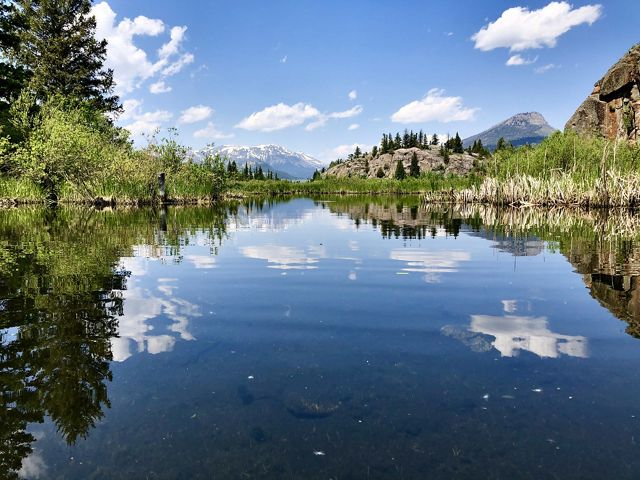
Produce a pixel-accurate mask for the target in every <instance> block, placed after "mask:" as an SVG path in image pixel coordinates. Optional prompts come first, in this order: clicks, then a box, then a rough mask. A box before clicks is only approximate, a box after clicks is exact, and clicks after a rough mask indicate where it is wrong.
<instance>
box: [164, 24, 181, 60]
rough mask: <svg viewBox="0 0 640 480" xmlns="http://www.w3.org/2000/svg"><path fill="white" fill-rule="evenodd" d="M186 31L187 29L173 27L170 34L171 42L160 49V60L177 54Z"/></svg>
mask: <svg viewBox="0 0 640 480" xmlns="http://www.w3.org/2000/svg"><path fill="white" fill-rule="evenodd" d="M186 31H187V27H173V28H172V29H171V33H170V36H171V40H169V42H167V43H165V44H164V45H163V46H162V47H160V50H158V56H159V57H160V58H169V57H170V56H171V55H175V54H177V53H178V51H179V50H180V44H181V43H182V40H183V39H184V34H185V32H186Z"/></svg>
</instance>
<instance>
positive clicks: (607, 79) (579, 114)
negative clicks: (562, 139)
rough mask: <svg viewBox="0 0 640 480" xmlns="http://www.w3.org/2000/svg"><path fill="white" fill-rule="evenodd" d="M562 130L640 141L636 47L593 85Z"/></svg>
mask: <svg viewBox="0 0 640 480" xmlns="http://www.w3.org/2000/svg"><path fill="white" fill-rule="evenodd" d="M565 130H573V131H575V132H577V133H579V134H581V135H595V136H600V137H604V138H609V139H611V140H617V139H621V140H627V141H630V142H632V143H636V142H637V141H638V140H639V139H640V44H638V45H635V46H634V47H633V48H631V50H629V51H628V52H627V53H626V54H625V55H624V56H623V57H622V58H621V59H620V60H619V61H618V62H617V63H616V64H615V65H613V66H612V67H611V68H610V69H609V71H608V72H607V73H606V74H605V75H604V77H602V78H601V79H600V80H598V81H597V82H596V84H595V86H594V88H593V91H592V92H591V95H589V96H588V97H587V99H586V100H585V101H584V102H582V105H580V106H579V107H578V109H577V110H576V111H575V113H574V114H573V116H572V117H571V118H570V119H569V121H568V122H567V124H566V126H565Z"/></svg>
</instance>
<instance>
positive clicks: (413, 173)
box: [409, 152, 420, 178]
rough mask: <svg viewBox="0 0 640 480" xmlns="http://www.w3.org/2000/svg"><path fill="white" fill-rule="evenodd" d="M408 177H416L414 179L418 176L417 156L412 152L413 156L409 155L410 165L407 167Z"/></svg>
mask: <svg viewBox="0 0 640 480" xmlns="http://www.w3.org/2000/svg"><path fill="white" fill-rule="evenodd" d="M409 176H411V177H416V178H417V177H419V176H420V165H418V155H416V152H413V155H411V165H409Z"/></svg>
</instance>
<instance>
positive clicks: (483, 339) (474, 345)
mask: <svg viewBox="0 0 640 480" xmlns="http://www.w3.org/2000/svg"><path fill="white" fill-rule="evenodd" d="M440 333H442V335H444V336H445V337H449V338H453V339H455V340H458V341H459V342H460V343H462V344H463V345H466V346H467V347H469V348H470V349H471V350H472V351H474V352H477V353H483V352H489V351H490V350H491V349H492V348H493V346H492V345H491V337H489V336H488V335H484V334H482V333H477V332H470V331H469V330H467V329H466V328H464V327H459V326H457V325H445V326H444V327H442V328H441V329H440Z"/></svg>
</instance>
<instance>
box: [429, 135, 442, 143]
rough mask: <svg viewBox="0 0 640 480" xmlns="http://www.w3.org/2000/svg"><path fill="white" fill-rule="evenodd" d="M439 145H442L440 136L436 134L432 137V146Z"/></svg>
mask: <svg viewBox="0 0 640 480" xmlns="http://www.w3.org/2000/svg"><path fill="white" fill-rule="evenodd" d="M438 143H440V139H439V138H438V135H436V134H435V133H434V134H433V136H432V137H431V145H438Z"/></svg>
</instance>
